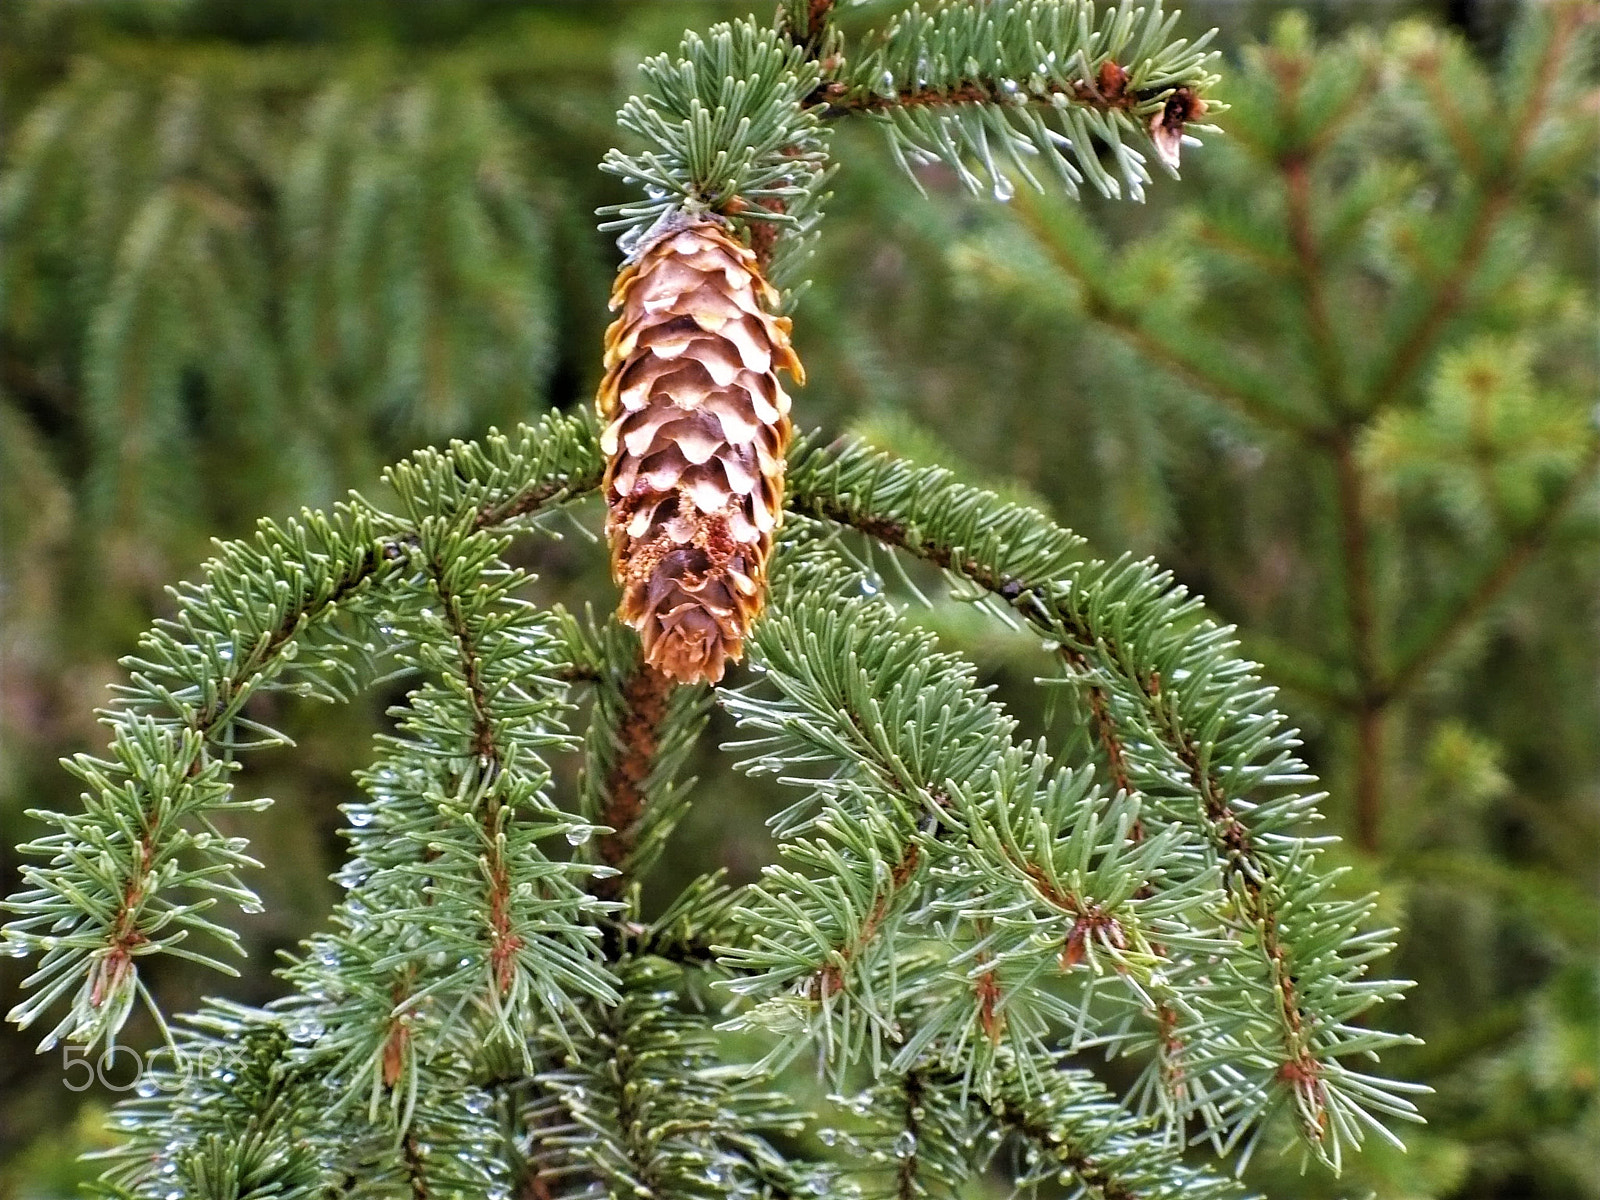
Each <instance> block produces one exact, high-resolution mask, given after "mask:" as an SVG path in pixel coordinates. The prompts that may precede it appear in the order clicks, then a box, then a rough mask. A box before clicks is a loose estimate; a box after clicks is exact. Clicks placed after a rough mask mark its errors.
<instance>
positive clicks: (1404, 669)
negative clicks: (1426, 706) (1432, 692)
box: [1380, 439, 1600, 700]
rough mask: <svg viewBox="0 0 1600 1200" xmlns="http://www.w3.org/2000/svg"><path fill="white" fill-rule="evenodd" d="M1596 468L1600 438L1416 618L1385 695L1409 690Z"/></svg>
mask: <svg viewBox="0 0 1600 1200" xmlns="http://www.w3.org/2000/svg"><path fill="white" fill-rule="evenodd" d="M1597 474H1600V439H1594V440H1591V441H1590V443H1589V446H1588V448H1587V450H1585V452H1584V455H1583V459H1582V461H1580V462H1579V463H1578V465H1577V467H1576V469H1575V470H1574V471H1573V472H1572V474H1571V475H1570V476H1569V477H1568V479H1567V481H1566V482H1565V483H1564V484H1563V485H1562V487H1561V490H1560V491H1559V492H1557V493H1556V495H1555V496H1554V498H1552V499H1551V500H1550V501H1549V502H1548V503H1546V504H1545V506H1544V508H1543V509H1542V510H1541V511H1540V513H1539V515H1538V516H1537V517H1535V518H1534V519H1533V520H1532V521H1530V522H1529V523H1528V524H1527V525H1525V526H1524V527H1523V528H1522V529H1521V530H1520V531H1519V532H1518V533H1517V534H1516V535H1515V536H1513V537H1512V538H1511V540H1510V541H1509V542H1508V543H1507V545H1506V547H1505V549H1504V551H1503V552H1502V553H1501V555H1500V557H1499V558H1498V559H1496V560H1495V561H1494V562H1493V563H1492V564H1491V565H1490V566H1489V567H1488V569H1487V570H1485V571H1484V572H1483V573H1482V574H1481V575H1480V576H1479V577H1478V580H1477V582H1476V583H1474V584H1473V586H1472V587H1470V588H1469V589H1467V590H1466V592H1464V593H1463V594H1462V595H1461V596H1460V597H1459V598H1457V599H1455V600H1453V601H1451V602H1449V603H1447V604H1445V605H1442V606H1441V608H1440V611H1439V612H1438V613H1436V614H1435V615H1434V616H1433V617H1432V619H1425V620H1423V621H1421V622H1419V626H1418V628H1419V630H1420V633H1419V636H1418V637H1417V638H1415V639H1414V641H1413V644H1412V645H1411V646H1409V647H1405V648H1402V650H1401V652H1400V654H1399V658H1400V663H1399V665H1398V666H1397V667H1395V669H1394V671H1393V672H1392V673H1391V674H1390V676H1389V678H1388V680H1387V681H1386V682H1385V683H1384V684H1383V686H1382V688H1381V691H1380V694H1381V695H1382V696H1383V697H1384V698H1385V699H1386V700H1388V699H1392V698H1398V697H1400V696H1403V695H1405V694H1407V693H1408V692H1409V691H1410V690H1411V689H1412V687H1414V686H1415V685H1416V683H1417V681H1418V680H1419V679H1421V678H1422V676H1423V675H1424V674H1426V673H1427V671H1428V669H1429V668H1430V667H1431V666H1432V665H1433V664H1434V663H1436V662H1438V661H1439V659H1440V658H1441V657H1442V656H1443V655H1444V654H1446V653H1447V652H1448V651H1449V649H1450V647H1451V646H1452V645H1454V644H1455V643H1456V641H1458V640H1459V639H1460V638H1461V636H1462V635H1463V634H1464V633H1466V631H1467V630H1469V629H1470V628H1471V627H1472V625H1473V622H1475V621H1476V620H1477V619H1478V618H1479V617H1481V616H1482V615H1483V614H1484V613H1485V612H1486V611H1487V610H1488V609H1489V608H1490V607H1491V606H1493V604H1494V603H1495V601H1496V600H1498V599H1499V598H1500V596H1501V595H1503V594H1504V593H1505V591H1506V589H1507V588H1509V587H1510V586H1511V585H1512V584H1513V583H1515V582H1516V580H1517V577H1518V576H1519V575H1520V574H1521V573H1522V571H1523V569H1524V568H1525V567H1526V566H1527V565H1528V564H1529V563H1530V562H1532V561H1533V559H1534V557H1535V556H1537V555H1538V553H1539V551H1540V550H1541V549H1543V547H1544V545H1545V543H1546V542H1548V541H1549V539H1550V537H1551V535H1552V534H1553V533H1554V532H1555V530H1556V529H1557V528H1558V527H1559V526H1560V524H1561V521H1562V519H1563V518H1564V517H1565V516H1566V515H1567V513H1568V512H1569V511H1571V509H1572V507H1573V505H1574V504H1576V503H1577V501H1578V500H1579V498H1580V497H1582V496H1583V494H1584V493H1585V492H1586V491H1587V490H1588V489H1589V488H1590V487H1591V486H1592V485H1593V483H1594V481H1595V477H1596V475H1597Z"/></svg>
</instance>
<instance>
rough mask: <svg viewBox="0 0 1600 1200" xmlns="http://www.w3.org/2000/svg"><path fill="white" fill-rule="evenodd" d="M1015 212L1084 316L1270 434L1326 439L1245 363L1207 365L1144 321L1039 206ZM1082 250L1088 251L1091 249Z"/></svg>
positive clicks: (1026, 204) (1104, 269)
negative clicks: (1078, 297)
mask: <svg viewBox="0 0 1600 1200" xmlns="http://www.w3.org/2000/svg"><path fill="white" fill-rule="evenodd" d="M1014 209H1015V212H1016V213H1017V216H1018V219H1019V220H1020V221H1021V223H1022V224H1023V225H1024V226H1025V227H1026V228H1028V229H1029V231H1030V232H1031V233H1032V234H1033V236H1034V240H1035V243H1036V244H1037V245H1038V246H1039V247H1040V248H1041V249H1043V250H1044V251H1045V253H1046V254H1047V255H1048V256H1049V259H1050V262H1051V263H1052V264H1053V265H1054V266H1055V267H1057V268H1059V269H1060V271H1061V272H1062V274H1064V275H1065V276H1067V277H1068V278H1069V279H1071V280H1072V281H1073V283H1075V284H1076V285H1077V287H1078V288H1079V289H1080V290H1081V292H1082V294H1083V299H1084V309H1085V311H1086V312H1087V313H1088V314H1089V315H1090V316H1091V317H1093V318H1094V319H1095V320H1096V321H1098V322H1099V323H1100V324H1102V325H1104V326H1105V327H1106V328H1107V329H1109V330H1111V331H1112V332H1113V333H1115V334H1117V335H1118V336H1119V337H1121V338H1122V339H1123V340H1124V341H1125V342H1127V343H1128V345H1129V346H1131V347H1132V348H1133V349H1135V350H1137V351H1138V352H1139V353H1140V354H1142V355H1144V356H1145V357H1146V358H1148V359H1150V360H1151V361H1152V362H1155V363H1158V364H1160V365H1161V366H1162V367H1164V368H1165V369H1167V370H1169V371H1171V372H1172V373H1173V374H1174V375H1176V376H1177V377H1178V378H1179V379H1182V380H1183V381H1184V382H1185V383H1187V384H1189V385H1190V386H1192V387H1194V388H1196V389H1197V390H1198V391H1201V392H1204V393H1205V394H1206V395H1208V396H1210V397H1211V398H1212V399H1214V400H1216V401H1218V402H1220V403H1222V404H1224V405H1226V406H1227V407H1229V408H1231V409H1233V410H1234V411H1236V412H1238V413H1241V414H1242V415H1244V416H1247V417H1250V418H1251V419H1253V420H1255V421H1259V422H1260V423H1261V424H1262V425H1265V426H1266V427H1267V428H1269V429H1275V430H1277V431H1279V432H1280V433H1287V434H1291V435H1293V436H1294V437H1296V438H1298V439H1300V440H1301V441H1305V442H1311V443H1316V442H1319V441H1320V440H1322V439H1323V438H1324V437H1326V431H1325V430H1324V428H1323V427H1322V425H1321V424H1320V423H1318V422H1317V421H1315V420H1313V419H1312V418H1311V417H1309V416H1307V415H1306V414H1304V413H1302V412H1300V411H1299V410H1298V409H1296V408H1294V407H1293V406H1292V405H1289V404H1286V403H1285V402H1284V401H1283V400H1282V399H1281V398H1280V396H1279V394H1278V392H1277V390H1276V389H1275V388H1274V387H1273V385H1271V384H1270V383H1269V382H1268V381H1266V380H1262V379H1259V378H1257V377H1256V375H1255V372H1253V371H1252V370H1251V369H1250V368H1249V367H1248V366H1246V365H1245V364H1243V363H1239V362H1236V361H1229V362H1226V363H1223V362H1221V361H1219V362H1218V363H1216V364H1213V363H1208V362H1204V361H1202V360H1200V359H1199V358H1196V357H1195V356H1194V355H1193V353H1192V352H1191V350H1190V348H1188V347H1186V346H1185V345H1184V344H1183V343H1182V342H1180V341H1179V340H1178V339H1177V338H1175V337H1173V336H1172V335H1171V334H1170V333H1168V332H1166V331H1164V330H1163V329H1162V328H1161V327H1160V326H1159V325H1153V324H1151V323H1149V322H1147V321H1145V320H1144V318H1143V317H1142V316H1141V314H1140V311H1139V309H1138V307H1137V306H1136V305H1134V304H1133V303H1131V302H1129V301H1128V300H1127V299H1126V298H1124V297H1123V296H1121V295H1120V294H1119V293H1118V292H1117V290H1116V289H1115V288H1114V287H1113V286H1112V285H1113V282H1114V281H1113V278H1112V275H1111V264H1110V263H1109V262H1106V261H1099V262H1094V261H1090V260H1089V258H1088V257H1087V256H1084V255H1081V254H1080V253H1075V252H1074V250H1073V249H1072V248H1070V247H1069V245H1068V239H1067V238H1066V237H1064V236H1061V234H1062V232H1063V231H1062V230H1061V229H1059V228H1051V227H1050V226H1048V225H1047V224H1046V218H1045V216H1044V214H1043V212H1042V211H1041V209H1040V207H1039V206H1038V205H1037V204H1036V203H1035V202H1034V201H1032V200H1030V199H1028V198H1027V197H1026V196H1021V197H1018V199H1017V202H1016V204H1015V206H1014ZM1079 250H1080V251H1086V250H1087V246H1081V247H1079Z"/></svg>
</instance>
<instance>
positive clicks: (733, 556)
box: [596, 217, 805, 683]
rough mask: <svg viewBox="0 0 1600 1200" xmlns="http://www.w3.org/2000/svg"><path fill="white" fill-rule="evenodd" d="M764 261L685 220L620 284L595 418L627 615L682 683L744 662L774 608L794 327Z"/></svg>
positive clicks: (616, 572)
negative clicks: (754, 630) (772, 574)
mask: <svg viewBox="0 0 1600 1200" xmlns="http://www.w3.org/2000/svg"><path fill="white" fill-rule="evenodd" d="M776 301H777V293H776V292H775V291H774V289H773V288H772V286H771V285H770V284H768V283H767V281H766V280H765V279H764V278H762V276H761V272H760V269H759V267H758V265H757V262H756V256H755V255H754V254H753V253H752V252H751V251H750V250H749V249H748V248H746V247H745V246H743V245H742V244H740V243H739V242H738V241H736V240H734V238H733V237H732V235H731V234H730V233H729V231H728V230H727V228H726V227H725V226H724V225H723V224H722V223H721V222H719V221H716V220H713V219H710V218H697V217H682V218H679V219H677V220H676V221H674V222H673V223H672V224H671V225H670V226H669V227H668V228H667V229H666V230H665V231H663V232H661V233H659V234H658V235H657V236H656V237H654V238H653V239H652V240H650V241H649V242H647V243H646V244H645V245H644V246H643V248H642V249H640V250H639V251H638V252H637V253H636V254H635V256H634V258H633V259H632V260H631V261H630V262H629V263H628V264H627V265H626V266H625V267H624V268H623V269H622V271H621V272H620V273H619V274H618V276H617V281H616V286H615V287H614V288H613V290H612V294H611V307H612V309H614V310H620V312H619V315H618V316H617V318H616V320H615V321H613V322H612V323H611V326H610V328H608V329H607V330H606V346H605V368H606V374H605V378H604V380H603V381H602V382H601V385H600V392H599V395H598V397H597V401H596V403H597V406H598V408H599V410H600V417H601V419H602V420H603V421H604V422H605V432H604V434H603V436H602V441H601V445H602V449H603V450H604V452H605V455H606V463H607V465H606V475H605V483H604V489H605V496H606V505H607V509H608V513H607V517H606V534H607V538H608V539H609V541H610V544H611V571H612V576H613V578H615V580H616V582H617V583H618V585H619V586H620V587H621V589H622V600H621V603H620V605H619V607H618V614H619V616H621V618H622V619H623V620H624V621H626V622H627V623H628V624H630V625H632V626H633V627H634V628H635V629H637V630H638V631H639V637H640V640H641V642H642V644H643V647H644V654H645V661H646V662H648V663H649V664H650V665H651V666H653V667H654V668H656V669H657V670H658V671H660V672H661V673H662V674H664V675H667V676H669V677H670V678H673V679H676V680H678V681H680V682H683V683H700V682H715V681H717V680H719V679H721V678H722V674H723V671H724V670H725V668H726V665H727V663H728V662H730V661H731V662H738V661H739V659H740V658H741V657H742V656H743V653H744V641H745V638H746V637H747V636H748V634H749V632H750V627H751V625H752V624H753V623H754V622H755V619H756V617H757V616H758V615H759V614H760V612H761V607H762V604H763V602H764V601H765V598H766V577H767V562H768V560H769V559H770V558H771V555H772V535H773V531H774V530H775V529H776V528H777V526H778V522H779V519H780V517H781V515H782V509H783V463H784V459H783V456H784V451H785V449H786V448H787V446H788V442H789V435H790V424H789V397H788V395H787V394H786V393H785V392H784V390H783V387H782V386H781V385H780V384H779V382H778V375H777V373H778V372H779V371H780V370H781V371H787V372H788V373H789V375H790V376H791V377H792V378H793V379H794V380H795V381H796V382H800V383H803V382H804V379H805V373H804V370H803V369H802V368H801V365H800V360H799V359H798V358H796V357H795V354H794V351H793V350H792V349H791V348H790V345H789V322H788V320H787V319H786V318H784V317H778V316H774V315H773V314H772V312H771V309H772V307H773V305H774V304H775V303H776Z"/></svg>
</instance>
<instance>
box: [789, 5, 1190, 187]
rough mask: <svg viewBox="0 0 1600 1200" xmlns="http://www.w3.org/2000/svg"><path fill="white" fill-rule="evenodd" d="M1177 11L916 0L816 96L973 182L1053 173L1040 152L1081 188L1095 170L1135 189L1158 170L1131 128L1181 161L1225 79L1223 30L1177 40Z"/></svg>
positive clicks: (918, 157)
mask: <svg viewBox="0 0 1600 1200" xmlns="http://www.w3.org/2000/svg"><path fill="white" fill-rule="evenodd" d="M1174 23H1175V22H1174V19H1173V18H1172V17H1169V16H1168V15H1167V14H1166V13H1165V12H1164V11H1163V10H1162V7H1161V4H1160V3H1159V2H1157V3H1154V4H1151V5H1149V6H1148V7H1140V8H1137V9H1130V8H1129V6H1127V5H1122V6H1120V7H1115V8H1113V7H1109V6H1108V7H1107V8H1106V9H1105V10H1103V11H1102V12H1100V13H1098V14H1097V13H1096V10H1095V9H1094V7H1093V5H1091V4H1088V3H1084V2H1082V0H1018V2H1016V3H1011V4H1004V5H1001V4H995V5H964V4H952V5H947V6H943V7H939V8H935V9H932V10H931V11H928V12H924V11H923V10H922V9H920V8H918V7H912V8H910V9H907V10H906V11H904V12H902V13H900V14H898V15H897V16H896V17H895V18H894V19H893V20H891V21H890V23H889V24H888V25H887V26H886V27H885V28H884V29H883V30H882V31H881V32H880V33H877V34H874V35H871V36H869V37H868V39H867V40H866V42H865V45H864V48H863V50H862V51H861V52H860V53H856V54H853V55H852V61H849V62H847V63H846V64H845V67H844V70H843V72H842V73H841V75H840V77H839V78H837V79H831V80H829V81H827V82H825V83H824V85H823V86H822V87H821V88H820V89H819V90H818V91H817V93H816V94H815V98H816V99H817V100H819V101H821V102H822V104H823V105H824V106H825V107H824V108H823V111H824V113H825V114H826V115H828V116H841V115H845V114H848V113H865V114H867V115H869V116H871V117H873V118H874V119H876V120H878V121H879V122H880V123H882V124H883V126H884V128H885V131H886V132H887V133H888V135H889V140H890V147H891V149H892V150H893V152H894V154H895V156H896V158H898V159H899V160H900V162H901V163H902V165H904V166H906V168H907V169H908V171H909V169H910V166H911V163H912V162H913V161H920V162H932V161H939V162H943V163H944V164H945V165H947V166H948V167H950V168H951V169H952V170H953V171H955V172H956V173H957V175H958V176H959V177H960V179H961V181H962V182H963V183H964V184H965V185H966V186H967V187H968V188H970V189H971V190H972V191H974V192H977V191H981V190H984V189H986V188H987V189H992V190H993V191H994V193H995V195H996V197H997V198H1000V199H1007V198H1009V197H1010V196H1011V194H1012V191H1013V188H1012V183H1011V180H1010V179H1009V178H1008V177H1007V175H1006V171H1007V170H1009V171H1011V172H1014V173H1015V174H1016V175H1017V176H1018V177H1019V178H1021V179H1022V180H1025V181H1026V182H1027V183H1029V184H1030V185H1031V186H1033V187H1036V188H1038V187H1041V186H1042V185H1041V184H1040V181H1039V180H1038V178H1037V177H1036V176H1035V174H1034V172H1033V170H1032V169H1031V166H1030V163H1032V164H1041V163H1042V164H1047V165H1048V166H1049V167H1050V168H1051V170H1052V171H1053V173H1054V175H1055V177H1056V178H1057V180H1058V182H1060V183H1061V184H1062V185H1063V186H1064V187H1065V188H1066V190H1067V191H1068V192H1069V193H1070V194H1072V195H1076V194H1077V190H1078V185H1079V184H1080V183H1081V182H1083V181H1084V180H1085V179H1087V180H1088V181H1089V182H1090V183H1091V184H1092V185H1093V186H1094V187H1095V188H1096V190H1098V191H1100V192H1101V193H1102V194H1104V195H1106V196H1116V195H1121V194H1123V193H1124V192H1125V193H1126V194H1127V195H1128V196H1130V197H1131V198H1133V199H1135V200H1137V199H1141V198H1142V197H1143V192H1144V186H1145V184H1147V183H1149V182H1150V174H1149V171H1148V170H1147V169H1146V167H1145V156H1144V155H1143V154H1141V153H1140V152H1139V151H1137V150H1134V149H1133V148H1132V147H1131V146H1130V145H1128V142H1129V141H1131V140H1135V139H1137V140H1139V141H1141V142H1143V143H1144V144H1146V145H1149V146H1152V148H1153V149H1154V151H1155V153H1156V157H1157V158H1158V159H1159V160H1160V161H1161V162H1162V164H1163V165H1164V166H1165V167H1166V168H1167V169H1168V170H1169V171H1172V172H1174V173H1176V170H1177V165H1178V157H1179V147H1180V145H1181V143H1182V141H1183V139H1184V136H1185V129H1186V127H1187V125H1188V124H1189V123H1190V122H1193V121H1198V120H1199V119H1200V118H1202V117H1203V116H1205V115H1206V112H1207V107H1208V101H1207V99H1206V95H1207V93H1208V92H1209V90H1210V89H1211V87H1212V85H1213V84H1214V83H1215V82H1216V76H1215V75H1213V74H1212V73H1211V71H1210V67H1211V65H1212V63H1213V61H1214V58H1215V54H1214V53H1207V52H1206V51H1205V49H1204V47H1205V44H1206V43H1207V42H1208V41H1209V40H1210V36H1211V35H1210V34H1206V35H1205V36H1203V37H1201V38H1199V39H1198V40H1196V41H1195V42H1193V43H1191V42H1189V41H1188V40H1187V39H1177V40H1174V39H1173V37H1172V30H1173V26H1174ZM1101 150H1104V152H1105V154H1106V155H1107V156H1108V157H1109V158H1110V159H1111V162H1112V164H1113V166H1112V169H1111V170H1108V169H1107V168H1106V167H1105V166H1104V165H1103V164H1102V162H1101V159H1100V154H1101ZM980 172H981V174H980Z"/></svg>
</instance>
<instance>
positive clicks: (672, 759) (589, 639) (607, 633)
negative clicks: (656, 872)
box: [566, 619, 709, 936]
mask: <svg viewBox="0 0 1600 1200" xmlns="http://www.w3.org/2000/svg"><path fill="white" fill-rule="evenodd" d="M566 640H567V642H568V645H569V647H570V648H571V655H572V659H573V662H574V664H575V665H578V666H581V667H583V668H584V669H585V670H586V671H587V672H589V673H591V674H592V676H593V679H594V682H595V683H596V684H597V687H596V689H595V695H594V712H593V716H592V718H591V721H590V726H589V732H588V736H587V739H586V742H585V753H584V759H585V765H584V777H583V793H582V805H583V808H582V811H583V813H584V816H585V818H586V819H587V820H589V821H591V822H593V824H594V825H595V826H596V827H597V828H601V829H604V830H607V831H608V832H603V833H601V834H600V836H599V837H598V838H596V840H595V844H594V846H593V847H592V851H593V853H592V855H591V857H593V858H594V860H595V861H597V862H598V863H600V864H603V865H604V866H605V867H606V868H607V872H608V873H607V874H605V875H603V876H597V877H596V878H595V879H594V880H593V881H592V883H591V887H592V890H593V891H594V893H595V895H597V896H599V897H600V898H601V899H604V900H618V899H621V898H622V897H623V896H624V894H625V892H626V891H627V888H628V887H629V886H630V885H631V884H633V883H634V882H636V881H637V880H639V879H640V878H641V877H642V876H643V874H644V873H645V872H646V871H648V870H649V868H650V866H651V865H652V864H653V863H654V862H655V861H656V859H657V857H658V856H659V855H660V853H661V851H662V849H663V848H664V847H665V845H666V842H667V839H668V838H669V837H670V836H671V834H672V831H673V830H674V829H675V828H676V827H677V824H678V822H679V820H681V819H682V817H683V815H684V813H685V812H686V811H687V808H688V801H689V794H690V789H691V788H692V787H693V785H694V780H693V779H687V780H680V779H679V778H678V775H679V772H680V771H681V769H682V766H683V763H684V760H685V759H686V758H687V756H688V754H689V752H690V750H691V749H692V748H693V746H694V744H695V742H696V740H697V739H698V738H699V736H700V733H701V731H702V730H703V728H704V726H705V721H706V716H707V713H708V712H709V701H708V696H707V691H706V689H705V688H703V687H683V686H679V685H677V684H675V683H674V682H673V681H672V680H670V679H668V678H667V677H666V676H665V675H663V674H661V673H660V672H659V671H657V670H655V669H654V668H653V667H650V666H649V665H647V664H646V663H645V662H644V661H643V659H642V658H641V656H640V650H639V641H638V638H637V637H636V636H635V635H634V633H633V631H632V630H630V629H628V628H627V627H626V626H624V625H622V624H620V623H619V622H617V621H615V620H611V621H608V622H607V624H606V625H605V626H604V627H603V628H601V629H599V630H594V629H587V628H584V627H582V626H581V625H579V623H578V622H576V621H574V620H571V619H568V621H567V630H566ZM608 936H609V935H608Z"/></svg>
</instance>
